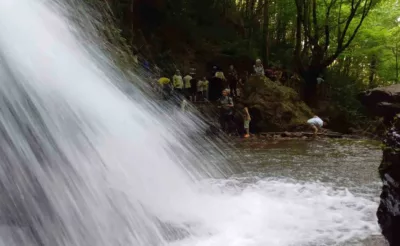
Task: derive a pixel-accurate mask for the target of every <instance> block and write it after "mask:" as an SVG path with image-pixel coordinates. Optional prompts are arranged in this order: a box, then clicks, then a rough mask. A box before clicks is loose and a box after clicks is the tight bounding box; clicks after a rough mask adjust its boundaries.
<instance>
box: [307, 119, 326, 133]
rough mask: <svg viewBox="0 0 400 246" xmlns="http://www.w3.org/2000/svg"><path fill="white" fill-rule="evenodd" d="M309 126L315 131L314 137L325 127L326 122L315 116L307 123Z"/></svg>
mask: <svg viewBox="0 0 400 246" xmlns="http://www.w3.org/2000/svg"><path fill="white" fill-rule="evenodd" d="M307 124H308V125H309V126H310V127H311V128H312V129H313V131H314V135H317V133H318V131H319V130H320V129H321V128H322V127H323V125H324V122H323V121H322V120H321V118H319V117H318V116H316V115H315V116H314V117H312V118H311V119H309V120H308V121H307Z"/></svg>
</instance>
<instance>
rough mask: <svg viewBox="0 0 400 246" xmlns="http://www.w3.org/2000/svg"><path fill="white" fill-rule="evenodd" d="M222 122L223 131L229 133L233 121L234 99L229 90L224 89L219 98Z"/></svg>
mask: <svg viewBox="0 0 400 246" xmlns="http://www.w3.org/2000/svg"><path fill="white" fill-rule="evenodd" d="M218 102H219V106H218V108H219V109H220V123H221V129H222V131H224V132H226V133H229V127H230V125H231V123H232V121H233V100H232V97H230V96H229V93H228V90H223V91H222V97H221V98H220V99H219V101H218Z"/></svg>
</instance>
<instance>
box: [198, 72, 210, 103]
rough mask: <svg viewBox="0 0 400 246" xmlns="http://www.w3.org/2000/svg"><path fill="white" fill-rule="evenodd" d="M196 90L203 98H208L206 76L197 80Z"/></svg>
mask: <svg viewBox="0 0 400 246" xmlns="http://www.w3.org/2000/svg"><path fill="white" fill-rule="evenodd" d="M197 91H198V92H199V94H200V95H201V97H202V99H203V100H204V99H208V80H207V78H206V77H203V79H201V80H199V82H198V83H197Z"/></svg>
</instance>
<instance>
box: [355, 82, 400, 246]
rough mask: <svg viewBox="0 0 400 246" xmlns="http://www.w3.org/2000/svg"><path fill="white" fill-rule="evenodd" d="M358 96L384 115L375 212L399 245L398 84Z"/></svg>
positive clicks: (391, 239)
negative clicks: (378, 189) (382, 146)
mask: <svg viewBox="0 0 400 246" xmlns="http://www.w3.org/2000/svg"><path fill="white" fill-rule="evenodd" d="M360 100H361V102H362V103H363V104H364V105H365V106H366V107H367V108H368V109H369V110H370V111H371V112H372V113H373V114H375V115H378V116H382V117H384V118H385V122H386V124H387V126H388V129H389V130H388V131H387V133H386V135H385V138H384V141H383V142H384V148H383V159H382V163H381V165H380V166H379V174H380V177H381V179H382V182H383V186H382V193H381V196H380V197H381V201H380V204H379V208H378V212H377V216H378V222H379V225H380V226H381V229H382V234H383V235H384V236H385V238H386V239H387V240H388V242H389V243H390V245H391V246H397V245H400V118H399V117H400V115H399V113H400V85H393V86H389V87H383V88H377V89H374V90H370V91H367V92H365V93H363V94H362V95H360ZM396 115H397V116H396Z"/></svg>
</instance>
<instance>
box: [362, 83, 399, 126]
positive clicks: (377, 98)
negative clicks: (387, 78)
mask: <svg viewBox="0 0 400 246" xmlns="http://www.w3.org/2000/svg"><path fill="white" fill-rule="evenodd" d="M360 101H361V103H362V104H363V105H364V106H365V107H366V108H367V109H368V110H369V111H370V112H371V113H372V114H374V115H376V116H381V117H384V118H385V119H386V120H387V121H390V120H392V119H393V117H394V116H395V115H396V114H397V113H400V84H396V85H391V86H387V87H378V88H375V89H372V90H368V91H365V92H363V93H361V94H360Z"/></svg>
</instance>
